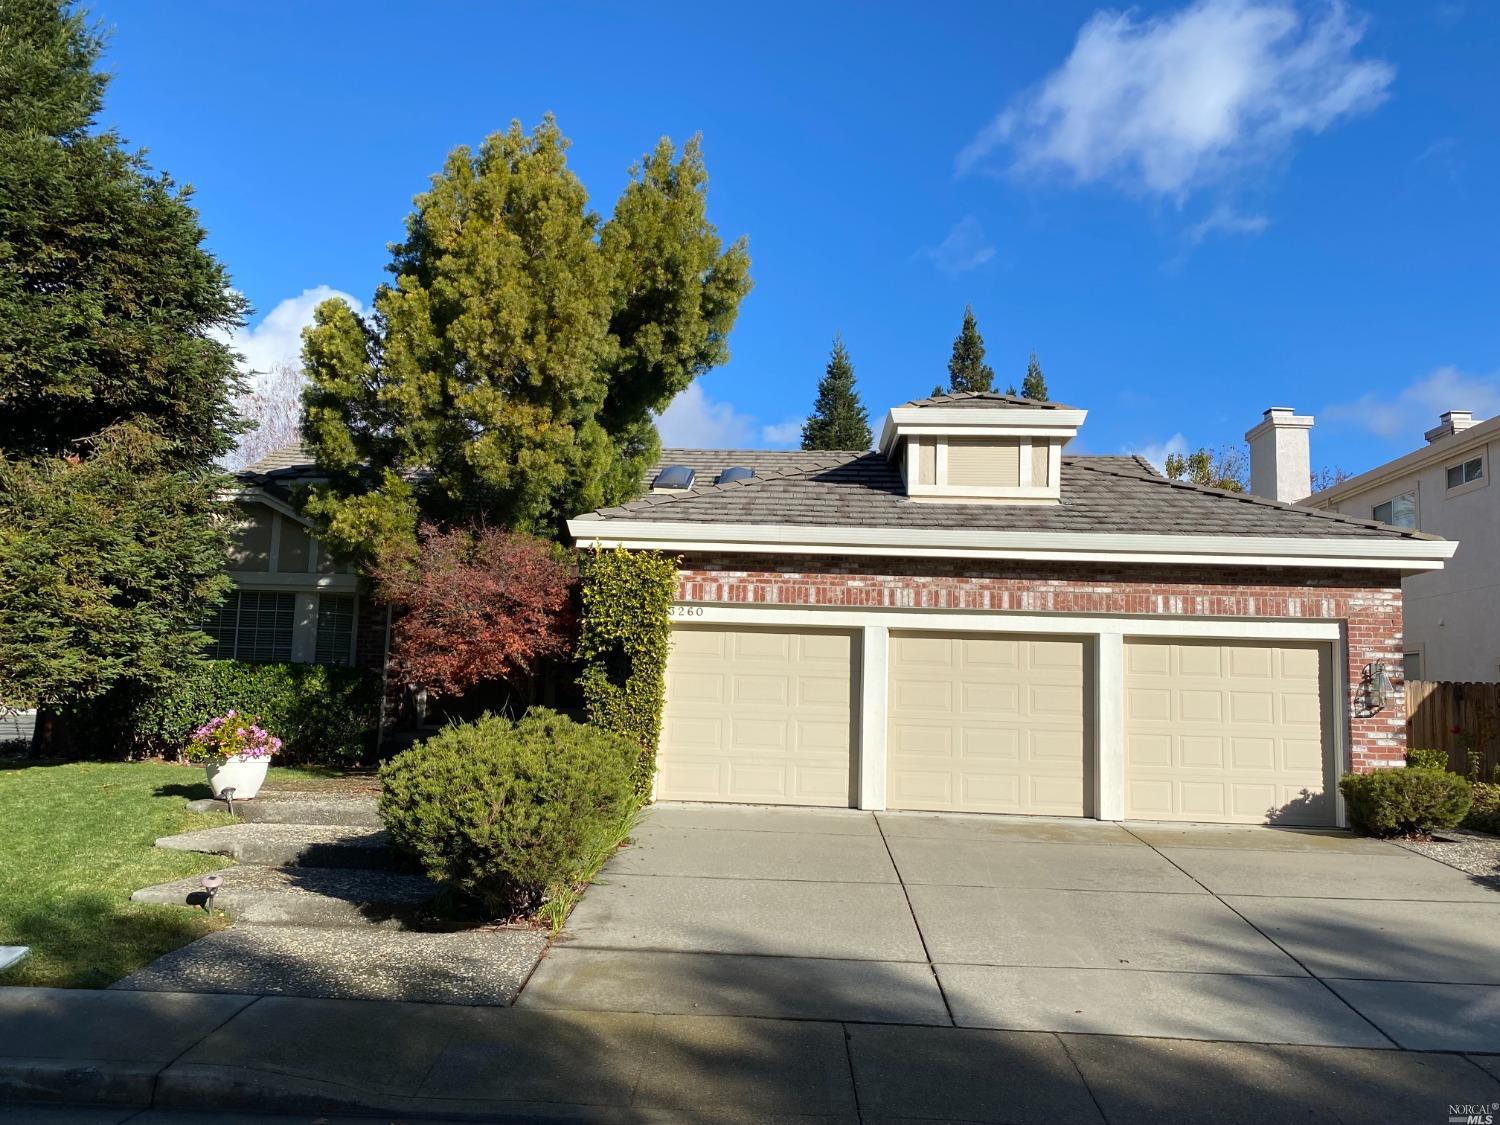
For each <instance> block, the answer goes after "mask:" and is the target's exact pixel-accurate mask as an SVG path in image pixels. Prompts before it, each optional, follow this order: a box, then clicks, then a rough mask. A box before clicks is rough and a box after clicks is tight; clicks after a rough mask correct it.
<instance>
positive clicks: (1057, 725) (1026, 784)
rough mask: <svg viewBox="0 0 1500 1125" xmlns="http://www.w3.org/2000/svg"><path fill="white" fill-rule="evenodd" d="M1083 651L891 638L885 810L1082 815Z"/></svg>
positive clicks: (1065, 642) (943, 636) (961, 638)
mask: <svg viewBox="0 0 1500 1125" xmlns="http://www.w3.org/2000/svg"><path fill="white" fill-rule="evenodd" d="M1084 676H1085V661H1084V642H1083V641H1082V640H1079V639H1072V638H1053V637H1048V638H1045V639H1042V638H1029V637H1024V636H1009V635H1005V636H1000V635H986V634H954V633H897V634H893V635H892V637H891V654H890V716H889V721H888V724H887V751H886V753H887V771H886V807H887V808H892V809H931V810H935V811H951V812H994V813H1045V814H1050V815H1056V816H1083V815H1084V811H1085V797H1084V794H1085V792H1086V786H1085V777H1084V774H1085V765H1084V763H1085V760H1086V756H1087V755H1086V747H1087V746H1088V744H1089V739H1088V738H1087V736H1086V731H1085V726H1086V722H1085V717H1084V716H1085V699H1086V694H1085V690H1084Z"/></svg>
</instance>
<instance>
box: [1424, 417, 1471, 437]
mask: <svg viewBox="0 0 1500 1125" xmlns="http://www.w3.org/2000/svg"><path fill="white" fill-rule="evenodd" d="M1473 424H1474V412H1473V411H1472V410H1445V411H1443V413H1442V415H1441V416H1440V417H1439V420H1438V424H1437V425H1436V426H1434V427H1433V428H1432V429H1430V430H1428V431H1427V433H1426V434H1424V435H1423V436H1424V437H1425V438H1426V439H1427V440H1428V441H1437V440H1438V439H1440V438H1445V437H1447V436H1448V435H1449V434H1461V433H1463V432H1464V431H1465V430H1467V429H1468V428H1469V427H1470V426H1472V425H1473Z"/></svg>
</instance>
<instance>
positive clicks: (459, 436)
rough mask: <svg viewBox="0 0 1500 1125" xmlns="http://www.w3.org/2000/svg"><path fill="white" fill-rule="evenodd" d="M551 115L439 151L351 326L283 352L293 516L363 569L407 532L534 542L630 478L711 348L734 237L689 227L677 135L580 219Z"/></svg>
mask: <svg viewBox="0 0 1500 1125" xmlns="http://www.w3.org/2000/svg"><path fill="white" fill-rule="evenodd" d="M567 148H568V143H567V141H566V139H565V138H564V137H563V135H562V133H561V132H560V131H559V129H558V127H557V124H556V122H554V121H553V120H552V118H551V117H548V118H546V119H545V120H544V121H543V122H542V123H541V125H539V126H538V127H537V128H536V129H535V130H534V131H533V132H532V133H530V134H527V133H525V132H523V131H522V129H521V127H520V124H519V123H513V124H512V125H511V127H510V129H509V130H508V131H507V132H504V133H497V134H495V135H493V136H491V137H490V138H489V139H488V140H486V141H485V142H484V144H483V145H482V146H481V147H480V148H479V150H478V152H473V151H470V150H469V149H468V148H458V149H455V150H454V151H453V152H452V153H451V154H450V155H449V157H448V161H447V163H446V165H445V166H444V168H443V170H442V172H441V173H439V174H438V175H437V176H435V177H434V178H433V181H432V186H431V188H430V189H429V190H428V191H427V192H425V193H423V194H422V195H420V196H418V197H417V199H416V209H415V211H414V212H413V213H412V215H411V216H410V218H409V219H408V220H407V236H406V240H405V241H404V242H402V243H400V244H399V245H397V246H395V247H394V252H393V257H392V261H391V265H390V271H391V273H393V274H394V275H395V280H394V282H392V283H390V284H387V285H384V286H382V287H381V288H380V290H379V291H378V292H377V293H376V294H375V298H374V303H373V307H374V316H373V317H372V318H371V320H370V321H368V322H364V321H361V320H360V319H359V318H358V317H356V316H355V314H354V313H353V311H352V310H350V309H349V307H348V306H347V305H345V304H343V303H341V302H337V301H331V302H327V303H325V304H324V305H322V306H321V307H320V308H319V309H318V310H317V315H316V322H315V324H314V326H313V327H312V328H310V329H309V330H308V332H307V333H306V337H305V346H304V352H303V361H304V366H305V368H306V371H307V375H308V378H309V387H308V390H307V392H306V396H305V399H304V401H305V415H304V421H303V434H304V439H305V440H306V441H307V442H308V443H309V444H310V445H311V446H312V449H313V451H314V453H315V454H316V456H317V459H318V464H319V465H320V466H321V467H322V468H323V469H324V470H325V472H327V474H328V477H329V481H328V483H327V484H326V485H324V486H322V487H320V488H319V489H317V490H316V491H315V492H314V493H313V494H312V495H310V496H309V498H308V501H307V505H308V511H309V512H310V513H311V514H313V515H314V516H315V517H317V518H318V519H319V520H320V521H321V522H322V524H323V526H324V529H325V532H326V534H327V536H328V538H329V539H330V541H331V542H333V544H334V545H335V546H336V547H337V548H340V549H342V550H343V551H344V552H346V553H348V554H352V555H355V556H364V557H371V556H373V555H375V554H376V553H377V550H378V549H379V548H381V546H382V545H383V544H390V543H406V544H410V543H411V542H412V541H413V538H414V536H415V532H416V527H417V524H418V522H419V521H427V522H433V523H435V524H437V525H439V526H454V525H455V524H457V523H459V522H463V521H468V520H472V519H474V518H475V517H483V518H485V519H487V520H489V521H491V522H492V523H494V524H496V525H498V526H502V527H506V528H509V529H512V530H522V531H529V532H535V533H540V534H552V533H554V532H555V531H556V529H557V528H558V526H559V523H560V521H561V520H562V519H565V518H566V517H568V516H571V515H574V514H576V513H578V512H580V511H585V510H587V509H590V508H595V507H599V506H601V505H608V504H613V503H617V502H619V501H621V500H623V499H625V498H626V497H628V496H630V495H631V494H632V493H633V492H634V491H635V490H636V489H638V488H639V487H640V481H641V479H642V478H643V476H644V473H645V469H646V468H647V466H648V465H649V464H650V463H651V461H652V460H653V459H654V458H655V456H656V454H657V452H658V450H659V448H660V439H659V438H658V436H657V433H656V427H655V424H654V421H653V414H654V413H655V412H659V411H661V410H663V409H664V408H665V407H666V406H667V404H668V403H669V402H670V401H671V400H672V398H673V397H674V396H675V395H677V394H678V393H679V392H680V391H682V390H684V389H685V388H686V387H687V386H688V384H689V383H691V382H692V380H693V379H694V378H696V377H697V376H698V375H701V374H702V373H703V372H705V371H707V370H708V369H710V368H711V367H713V366H715V365H716V364H719V363H722V362H723V361H724V359H725V358H727V355H728V350H727V345H726V339H727V337H728V334H729V330H730V328H731V326H732V325H733V324H734V319H735V316H736V314H737V312H738V309H739V303H740V300H741V299H742V298H743V297H744V295H745V293H746V292H747V291H748V290H749V287H750V282H749V257H748V254H747V253H746V249H745V245H744V243H743V241H741V242H737V243H735V244H733V245H732V246H730V247H728V248H725V247H724V246H723V245H722V243H721V242H720V239H719V236H718V233H717V231H716V230H715V228H714V226H713V225H712V224H711V223H709V222H708V220H707V218H706V216H705V204H706V191H707V182H708V176H707V172H706V170H705V167H704V163H703V156H702V152H701V149H700V147H699V143H698V141H697V140H696V139H694V140H692V141H690V142H688V144H687V145H686V146H684V148H683V150H682V151H681V153H678V152H677V151H676V150H675V149H674V148H673V146H672V145H671V144H670V142H668V141H665V140H663V141H662V142H661V143H660V144H658V145H657V147H656V148H655V149H654V150H652V152H651V153H649V154H648V155H647V156H646V157H645V159H644V160H643V161H642V162H641V164H640V165H638V166H637V167H636V168H634V169H633V170H632V173H631V178H630V183H629V184H628V186H627V187H626V189H625V191H624V193H623V194H622V195H621V197H620V199H619V201H618V202H617V204H616V206H615V211H614V215H613V216H612V217H611V218H610V219H609V220H608V221H607V222H602V223H601V221H600V219H599V216H598V215H596V214H595V213H594V212H593V211H591V210H590V209H589V206H588V196H587V193H586V192H585V190H584V187H583V184H582V183H580V182H579V180H578V178H577V177H576V176H575V175H574V174H573V173H572V172H571V171H569V169H568V167H567V160H566V151H567Z"/></svg>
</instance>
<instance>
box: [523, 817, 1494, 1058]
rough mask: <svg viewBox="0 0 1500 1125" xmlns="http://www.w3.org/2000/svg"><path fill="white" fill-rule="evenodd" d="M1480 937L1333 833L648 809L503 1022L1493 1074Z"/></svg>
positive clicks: (1417, 882)
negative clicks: (1365, 1056) (1148, 1042)
mask: <svg viewBox="0 0 1500 1125" xmlns="http://www.w3.org/2000/svg"><path fill="white" fill-rule="evenodd" d="M1497 935H1500V893H1497V892H1496V891H1495V890H1494V889H1492V887H1490V886H1488V885H1485V884H1483V883H1481V882H1479V881H1478V880H1476V879H1474V878H1472V877H1471V876H1469V875H1466V874H1464V873H1463V872H1460V871H1457V870H1455V869H1453V868H1450V867H1447V866H1445V865H1443V864H1441V863H1438V862H1436V861H1434V860H1431V859H1428V858H1426V857H1424V856H1419V855H1416V854H1414V853H1412V852H1409V851H1407V850H1405V849H1402V848H1398V847H1395V846H1392V845H1389V844H1384V843H1380V842H1376V841H1371V840H1364V839H1359V838H1356V837H1352V836H1349V835H1346V834H1344V833H1339V832H1332V831H1326V832H1325V831H1316V830H1291V829H1272V828H1241V827H1227V826H1208V825H1202V826H1200V825H1166V824H1125V825H1116V824H1102V823H1098V822H1094V821H1076V820H1053V819H1044V818H1030V817H1027V818H1019V817H1018V818H1004V817H976V816H957V815H932V814H921V813H891V814H870V813H861V812H854V811H844V810H835V811H826V812H825V811H820V810H804V809H773V808H742V807H731V806H703V805H697V806H688V805H675V806H674V805H659V806H657V807H656V808H654V809H653V810H652V812H651V814H650V816H649V818H648V820H647V821H646V823H645V824H644V825H643V827H642V828H641V830H640V831H639V832H638V834H637V836H636V840H635V843H634V845H633V846H631V847H629V848H627V849H626V850H624V851H622V852H621V853H620V854H619V855H617V856H616V857H615V858H614V859H613V860H612V861H611V862H610V864H609V865H608V867H607V868H606V869H605V873H604V875H603V877H602V878H601V879H600V881H599V882H598V883H597V884H596V885H595V886H594V887H592V888H591V889H590V890H589V891H588V893H587V894H586V895H585V896H584V899H583V902H582V903H581V904H580V905H579V906H578V908H577V909H576V910H575V912H574V914H573V916H572V918H571V920H570V921H569V924H568V928H567V930H566V932H565V933H564V935H563V936H562V937H560V939H559V940H558V942H557V943H555V944H554V946H553V948H552V950H551V952H550V953H549V954H548V955H547V957H546V958H545V959H544V960H543V961H542V963H541V964H540V965H539V966H538V968H537V970H536V973H535V974H534V975H533V977H532V979H531V981H530V983H529V984H528V985H527V987H526V989H525V990H524V992H523V993H522V995H521V998H520V1000H519V1002H518V1006H519V1007H522V1008H534V1009H558V1010H575V1011H576V1010H580V1009H582V1010H593V1011H604V1012H646V1013H657V1014H672V1013H679V1014H693V1015H722V1016H761V1017H783V1018H793V1019H806V1020H829V1021H843V1022H846V1023H891V1024H921V1025H937V1026H957V1027H963V1028H993V1029H1006V1030H1016V1031H1050V1032H1064V1033H1066V1032H1073V1033H1096V1034H1106V1035H1129V1036H1155V1037H1164V1038H1173V1039H1198V1040H1215V1041H1230V1042H1246V1043H1270V1044H1307V1045H1321V1046H1331V1047H1375V1048H1387V1049H1391V1048H1406V1049H1410V1050H1427V1051H1431V1050H1437V1051H1468V1052H1500V957H1497V956H1496V953H1497V948H1500V946H1497V941H1496V936H1497Z"/></svg>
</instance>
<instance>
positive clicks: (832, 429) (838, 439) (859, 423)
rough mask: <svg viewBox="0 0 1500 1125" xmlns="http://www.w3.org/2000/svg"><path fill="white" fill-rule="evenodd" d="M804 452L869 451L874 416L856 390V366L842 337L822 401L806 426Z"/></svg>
mask: <svg viewBox="0 0 1500 1125" xmlns="http://www.w3.org/2000/svg"><path fill="white" fill-rule="evenodd" d="M802 448H803V449H869V448H870V416H869V414H868V413H867V412H866V410H865V405H864V403H862V402H860V401H859V394H858V392H857V391H855V389H854V364H853V362H852V361H851V360H850V359H849V349H848V348H846V347H844V341H843V338H842V337H838V336H835V337H834V340H833V350H832V351H831V352H829V354H828V366H827V367H826V368H825V369H824V371H823V378H822V379H820V380H819V381H818V398H817V401H816V402H814V403H813V411H812V414H811V415H809V417H808V419H807V421H806V422H805V423H804V424H803V426H802Z"/></svg>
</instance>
